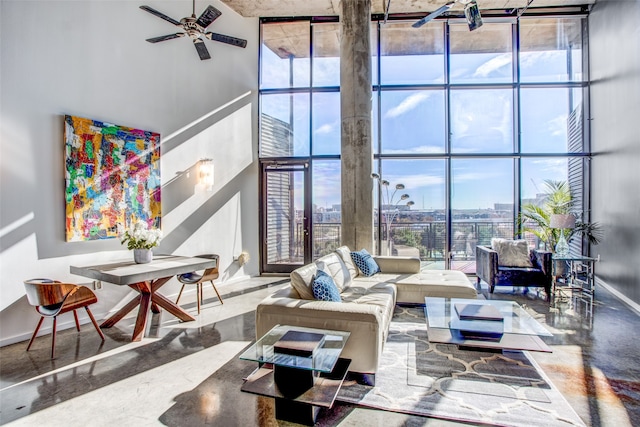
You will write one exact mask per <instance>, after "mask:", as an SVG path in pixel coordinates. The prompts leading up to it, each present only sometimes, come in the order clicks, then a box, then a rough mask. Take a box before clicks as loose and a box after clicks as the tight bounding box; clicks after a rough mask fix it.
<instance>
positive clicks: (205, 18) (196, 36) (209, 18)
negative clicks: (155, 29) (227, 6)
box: [140, 0, 247, 60]
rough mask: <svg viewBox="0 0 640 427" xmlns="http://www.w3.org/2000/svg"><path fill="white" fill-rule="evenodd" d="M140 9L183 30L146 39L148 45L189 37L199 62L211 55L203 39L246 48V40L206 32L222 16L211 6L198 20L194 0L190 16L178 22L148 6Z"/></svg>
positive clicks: (194, 0) (209, 57)
mask: <svg viewBox="0 0 640 427" xmlns="http://www.w3.org/2000/svg"><path fill="white" fill-rule="evenodd" d="M140 9H142V10H146V11H147V12H149V13H151V14H153V15H155V16H157V17H158V18H162V19H164V20H165V21H167V22H170V23H172V24H173V25H175V26H176V27H180V28H181V29H182V30H183V31H182V32H179V33H174V34H167V35H166V36H160V37H153V38H150V39H147V41H148V42H149V43H158V42H163V41H165V40H171V39H177V38H179V37H184V36H189V37H190V38H191V40H193V45H194V46H195V48H196V51H197V52H198V56H200V59H201V60H205V59H211V55H209V50H208V49H207V46H205V44H204V40H203V38H207V39H209V40H214V41H217V42H221V43H226V44H230V45H232V46H238V47H246V46H247V41H246V40H243V39H239V38H237V37H231V36H227V35H224V34H218V33H213V32H211V31H206V28H207V27H208V26H209V25H211V23H212V22H213V21H215V20H216V19H218V17H219V16H220V15H222V12H220V11H219V10H218V9H216V8H215V7H213V6H208V7H207V8H206V9H205V10H204V12H202V15H200V17H199V18H196V0H193V12H192V13H191V16H189V17H185V18H182V19H181V20H180V21H176V20H175V19H173V18H171V17H169V16H167V15H165V14H164V13H162V12H158V11H157V10H155V9H153V8H151V7H149V6H140Z"/></svg>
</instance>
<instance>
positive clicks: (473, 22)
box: [464, 0, 482, 31]
mask: <svg viewBox="0 0 640 427" xmlns="http://www.w3.org/2000/svg"><path fill="white" fill-rule="evenodd" d="M464 16H465V18H467V25H469V31H473V30H475V29H477V28H480V27H482V16H480V9H479V8H478V3H476V0H471V1H470V2H469V3H467V4H466V5H465V6H464Z"/></svg>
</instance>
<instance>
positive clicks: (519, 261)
mask: <svg viewBox="0 0 640 427" xmlns="http://www.w3.org/2000/svg"><path fill="white" fill-rule="evenodd" d="M491 248H492V249H493V250H495V251H496V252H498V265H499V266H504V267H533V264H532V263H531V258H529V246H528V245H527V241H526V240H507V239H498V238H493V239H491Z"/></svg>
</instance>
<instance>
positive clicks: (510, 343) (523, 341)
mask: <svg viewBox="0 0 640 427" xmlns="http://www.w3.org/2000/svg"><path fill="white" fill-rule="evenodd" d="M427 333H428V335H429V341H430V342H435V343H443V344H457V345H458V346H459V347H460V348H465V349H466V348H470V349H471V348H473V349H476V350H478V349H486V350H489V351H491V350H496V351H502V350H528V351H540V352H543V353H553V350H551V348H550V347H549V346H548V345H547V344H545V343H544V341H542V340H541V339H540V337H538V336H537V335H522V334H509V333H507V334H504V335H503V336H502V338H501V339H500V340H499V341H491V340H470V339H462V338H459V337H457V336H455V335H453V334H452V333H451V331H450V330H449V329H440V328H430V329H429V330H428V332H427Z"/></svg>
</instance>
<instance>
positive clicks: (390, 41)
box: [260, 16, 590, 273]
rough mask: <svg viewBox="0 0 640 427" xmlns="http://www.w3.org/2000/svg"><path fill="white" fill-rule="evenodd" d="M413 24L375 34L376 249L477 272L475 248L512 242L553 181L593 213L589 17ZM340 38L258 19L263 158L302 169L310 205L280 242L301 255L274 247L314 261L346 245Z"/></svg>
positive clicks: (299, 23)
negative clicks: (472, 25) (522, 217)
mask: <svg viewBox="0 0 640 427" xmlns="http://www.w3.org/2000/svg"><path fill="white" fill-rule="evenodd" d="M412 23H413V21H406V20H405V21H402V20H393V19H389V20H388V21H387V23H386V24H385V23H383V22H382V21H377V20H374V21H372V24H371V46H372V58H371V61H372V74H373V79H372V81H373V88H372V122H373V129H372V135H373V138H374V141H373V143H374V144H373V145H374V165H373V170H372V172H376V173H378V174H379V175H380V176H381V179H382V180H385V181H386V182H388V186H380V187H379V186H378V185H376V186H375V196H376V197H375V203H376V208H375V209H374V221H375V223H376V234H377V235H376V245H377V247H376V251H377V252H378V253H382V254H387V253H389V254H398V255H412V256H420V258H421V259H422V261H423V262H424V265H425V267H426V268H453V269H460V270H462V271H465V272H468V273H473V272H474V271H475V270H474V269H475V246H476V245H478V244H489V243H490V240H491V238H492V237H514V236H517V235H519V233H520V230H519V228H518V226H517V224H518V222H517V219H518V213H519V211H520V209H521V207H522V206H523V205H524V204H527V203H533V204H541V203H543V202H544V198H545V194H544V191H545V182H546V181H547V180H553V181H567V182H569V184H570V187H571V190H572V192H573V194H574V197H576V199H577V200H579V201H580V202H581V203H584V206H588V199H587V197H586V196H587V195H588V189H587V188H585V185H584V182H585V177H586V176H587V172H588V167H587V166H588V159H589V154H590V153H589V147H588V143H587V141H588V136H587V132H586V130H587V129H588V127H587V126H586V124H585V119H584V117H585V114H586V113H587V111H588V108H587V106H588V103H587V101H588V96H587V95H588V78H587V76H586V75H585V73H584V72H583V70H586V69H587V67H586V66H585V56H586V55H583V53H584V52H586V49H585V48H584V44H585V41H586V37H585V36H584V34H585V33H586V19H585V18H584V17H582V16H567V17H560V18H558V17H542V16H538V17H522V18H520V19H515V18H511V17H505V18H499V17H496V18H485V19H484V25H483V26H482V27H480V28H479V29H477V30H474V31H469V29H468V27H467V25H466V23H465V22H464V21H457V20H454V19H450V20H434V21H431V22H429V23H428V24H426V25H424V26H422V27H420V28H413V27H412V26H411V24H412ZM339 35H340V28H339V23H338V22H337V21H336V19H334V18H327V19H324V18H323V19H319V18H318V19H304V20H277V19H268V20H263V21H262V23H261V40H262V44H261V60H260V66H261V82H260V112H261V136H260V159H261V163H263V164H268V165H271V166H273V167H277V166H278V164H279V163H282V162H286V161H291V160H297V161H300V162H302V163H304V164H305V165H307V166H308V173H306V174H305V177H306V179H308V181H309V182H308V187H307V188H309V191H308V192H307V193H309V194H306V197H307V198H308V202H300V206H293V205H291V204H289V205H290V206H289V209H290V212H289V213H288V217H289V218H297V219H298V220H299V221H300V224H298V225H297V226H295V227H289V228H287V232H289V233H291V234H292V235H291V236H287V239H285V240H286V242H289V243H288V244H289V245H299V246H300V247H298V248H287V250H284V251H281V252H282V253H292V254H300V253H301V251H305V250H306V251H307V252H309V253H308V255H307V258H308V259H315V258H317V257H319V256H322V255H324V254H325V253H327V252H329V251H331V250H333V249H335V247H336V246H338V245H339V244H340V218H341V209H340V192H341V191H348V189H341V188H340V161H339V159H340V93H339V91H340V87H339V84H340V81H339V69H340V58H339ZM291 180H292V182H293V180H294V179H293V176H292V178H291ZM379 182H380V181H377V182H376V184H378V183H379ZM396 186H398V188H396ZM394 192H395V195H394ZM263 199H265V196H264V195H263ZM269 203H270V201H269V200H263V205H265V206H266V205H269ZM586 211H587V210H586V208H585V212H586ZM265 221H269V219H268V217H267V216H265V215H263V222H264V224H263V227H261V228H262V229H263V233H264V232H266V231H265V230H271V229H273V225H269V224H267V223H266V222H265ZM268 237H269V236H266V235H263V236H262V238H263V239H262V240H263V241H265V242H267V241H270V240H269V239H268ZM523 237H524V238H526V239H527V240H528V241H529V243H530V245H531V246H532V247H533V246H539V245H540V244H541V243H540V242H538V241H537V240H536V238H535V236H533V235H529V234H526V233H525V234H524V235H523ZM305 239H308V243H306V244H305V243H304V242H305ZM280 241H284V240H282V239H281V240H280ZM573 243H574V246H575V245H576V244H579V243H580V242H573ZM576 250H580V248H579V247H577V249H576ZM281 262H282V264H283V265H284V264H287V263H288V262H289V260H281ZM263 265H264V263H263ZM275 269H276V270H277V266H276V268H275Z"/></svg>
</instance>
